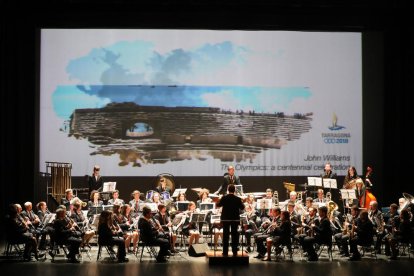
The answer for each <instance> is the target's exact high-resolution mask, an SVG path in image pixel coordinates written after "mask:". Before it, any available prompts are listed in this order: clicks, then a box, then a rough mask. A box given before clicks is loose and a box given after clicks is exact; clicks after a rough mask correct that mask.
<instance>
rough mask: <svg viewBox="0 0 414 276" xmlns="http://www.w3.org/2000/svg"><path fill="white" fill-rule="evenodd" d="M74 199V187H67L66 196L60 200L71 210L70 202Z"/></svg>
mask: <svg viewBox="0 0 414 276" xmlns="http://www.w3.org/2000/svg"><path fill="white" fill-rule="evenodd" d="M72 199H73V190H72V189H66V191H65V197H63V198H62V199H61V200H60V204H61V205H65V207H66V210H70V208H71V207H70V202H71V201H72Z"/></svg>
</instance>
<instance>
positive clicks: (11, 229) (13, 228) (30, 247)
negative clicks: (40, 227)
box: [6, 204, 44, 261]
mask: <svg viewBox="0 0 414 276" xmlns="http://www.w3.org/2000/svg"><path fill="white" fill-rule="evenodd" d="M16 205H17V204H11V205H9V208H8V210H7V217H6V237H7V241H8V242H10V243H24V244H25V246H24V252H23V259H24V260H25V261H31V259H32V257H31V253H33V254H35V258H36V260H38V259H39V258H42V257H43V256H44V254H39V252H38V250H37V242H36V238H35V237H34V236H33V234H32V233H30V232H29V231H28V226H27V224H26V222H25V221H24V220H22V218H21V217H20V216H18V213H17V206H16Z"/></svg>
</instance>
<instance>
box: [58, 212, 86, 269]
mask: <svg viewBox="0 0 414 276" xmlns="http://www.w3.org/2000/svg"><path fill="white" fill-rule="evenodd" d="M53 228H54V230H55V231H54V242H55V243H57V244H65V245H69V254H68V258H69V262H71V263H79V261H78V260H77V259H76V255H77V254H79V247H80V245H81V243H82V239H81V238H80V236H81V234H80V233H79V231H77V230H78V229H76V226H75V224H74V223H73V222H72V221H69V222H68V221H67V219H66V211H65V210H64V209H60V208H59V209H57V210H56V218H55V221H54V223H53Z"/></svg>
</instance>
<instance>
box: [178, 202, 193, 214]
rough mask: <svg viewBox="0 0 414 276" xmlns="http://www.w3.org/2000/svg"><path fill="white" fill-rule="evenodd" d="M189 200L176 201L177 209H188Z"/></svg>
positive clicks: (182, 210)
mask: <svg viewBox="0 0 414 276" xmlns="http://www.w3.org/2000/svg"><path fill="white" fill-rule="evenodd" d="M189 203H190V202H189V201H177V210H178V211H180V212H185V211H187V210H188V204H189Z"/></svg>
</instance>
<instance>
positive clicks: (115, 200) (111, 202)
mask: <svg viewBox="0 0 414 276" xmlns="http://www.w3.org/2000/svg"><path fill="white" fill-rule="evenodd" d="M108 204H109V205H114V204H118V205H120V206H122V205H124V204H125V202H124V200H123V199H120V198H119V191H118V190H115V191H113V192H112V198H111V199H110V200H108Z"/></svg>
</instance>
